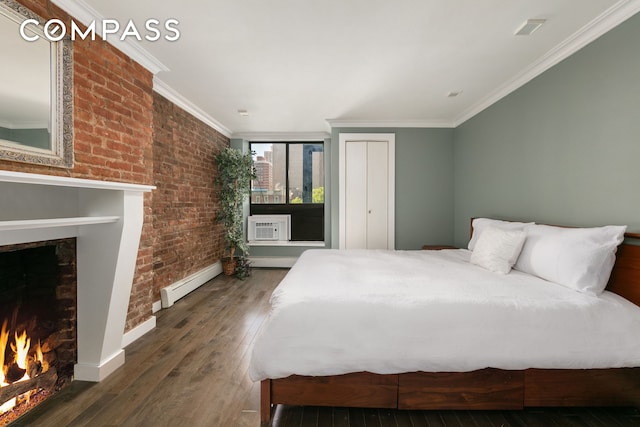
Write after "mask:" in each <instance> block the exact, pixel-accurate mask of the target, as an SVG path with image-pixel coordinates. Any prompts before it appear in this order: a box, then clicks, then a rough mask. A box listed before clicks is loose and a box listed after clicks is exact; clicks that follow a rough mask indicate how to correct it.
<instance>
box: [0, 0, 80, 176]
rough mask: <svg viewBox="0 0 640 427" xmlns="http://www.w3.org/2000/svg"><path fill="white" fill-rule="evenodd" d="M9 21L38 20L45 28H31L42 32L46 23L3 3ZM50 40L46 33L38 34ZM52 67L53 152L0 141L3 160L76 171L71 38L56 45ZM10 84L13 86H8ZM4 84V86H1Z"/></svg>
mask: <svg viewBox="0 0 640 427" xmlns="http://www.w3.org/2000/svg"><path fill="white" fill-rule="evenodd" d="M4 18H9V19H10V20H13V21H14V22H17V23H18V24H20V23H21V22H23V21H24V20H25V19H35V20H37V21H38V22H40V24H41V25H39V26H38V27H36V26H29V30H30V31H33V32H38V31H37V30H41V29H42V28H43V25H44V23H45V21H44V19H42V18H41V17H40V16H38V15H36V14H35V13H33V12H32V11H31V10H29V9H27V8H26V7H25V6H23V5H21V4H19V3H17V2H16V1H14V0H0V19H4ZM38 35H40V37H42V38H44V39H45V40H46V37H45V35H44V32H42V31H40V33H39V34H38ZM49 43H50V45H51V61H50V67H49V74H50V79H51V80H50V81H51V91H50V92H51V93H50V122H51V130H50V138H49V149H48V150H47V149H40V148H33V147H29V146H26V145H21V144H16V143H12V142H10V141H6V140H3V139H0V159H3V160H11V161H16V162H26V163H34V164H39V165H48V166H55V167H61V168H71V167H73V49H72V42H71V40H70V39H69V38H68V37H65V38H64V39H62V40H60V41H57V42H53V41H50V42H49ZM4 83H5V84H6V83H9V84H10V82H4ZM0 84H1V82H0Z"/></svg>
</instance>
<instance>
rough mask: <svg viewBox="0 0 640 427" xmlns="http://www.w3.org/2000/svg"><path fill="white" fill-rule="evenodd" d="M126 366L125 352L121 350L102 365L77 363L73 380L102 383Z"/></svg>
mask: <svg viewBox="0 0 640 427" xmlns="http://www.w3.org/2000/svg"><path fill="white" fill-rule="evenodd" d="M122 365H124V350H119V351H118V352H116V353H115V354H113V355H112V356H111V357H109V358H108V359H107V360H105V361H102V362H101V364H100V365H88V364H83V363H76V364H75V365H74V366H73V378H74V379H76V380H80V381H92V382H100V381H102V380H103V379H105V378H107V377H108V376H109V375H111V374H112V373H113V371H115V370H116V369H118V368H119V367H120V366H122Z"/></svg>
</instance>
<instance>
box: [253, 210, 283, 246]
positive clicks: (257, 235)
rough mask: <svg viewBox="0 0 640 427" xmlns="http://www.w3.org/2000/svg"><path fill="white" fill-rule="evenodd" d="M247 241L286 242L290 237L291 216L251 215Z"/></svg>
mask: <svg viewBox="0 0 640 427" xmlns="http://www.w3.org/2000/svg"><path fill="white" fill-rule="evenodd" d="M248 228H249V236H248V237H249V241H250V242H251V241H269V240H273V241H287V240H290V236H291V215H251V216H250V217H249V227H248Z"/></svg>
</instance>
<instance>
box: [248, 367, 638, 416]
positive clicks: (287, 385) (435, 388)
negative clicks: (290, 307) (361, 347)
mask: <svg viewBox="0 0 640 427" xmlns="http://www.w3.org/2000/svg"><path fill="white" fill-rule="evenodd" d="M277 404H286V405H306V406H341V407H363V408H394V409H415V410H429V409H433V410H436V409H451V410H488V409H494V410H495V409H502V410H507V409H522V408H524V407H541V406H554V407H560V406H640V368H617V369H527V370H521V371H507V370H501V369H491V368H489V369H482V370H478V371H473V372H438V373H429V372H413V373H406V374H399V375H380V374H372V373H368V372H359V373H354V374H346V375H336V376H326V377H306V376H297V375H293V376H291V377H287V378H281V379H275V380H269V379H267V380H264V381H262V383H261V401H260V419H261V421H262V424H263V425H268V424H269V423H270V422H271V419H272V414H273V410H274V409H275V405H277Z"/></svg>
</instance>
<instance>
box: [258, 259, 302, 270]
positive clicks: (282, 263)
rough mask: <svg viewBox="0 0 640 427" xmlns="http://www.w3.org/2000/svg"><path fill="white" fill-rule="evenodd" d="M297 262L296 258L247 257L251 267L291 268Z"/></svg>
mask: <svg viewBox="0 0 640 427" xmlns="http://www.w3.org/2000/svg"><path fill="white" fill-rule="evenodd" d="M297 260H298V258H297V257H276V256H264V257H260V256H252V257H249V261H251V267H256V268H260V267H273V268H291V267H293V264H295V262H296V261H297Z"/></svg>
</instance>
